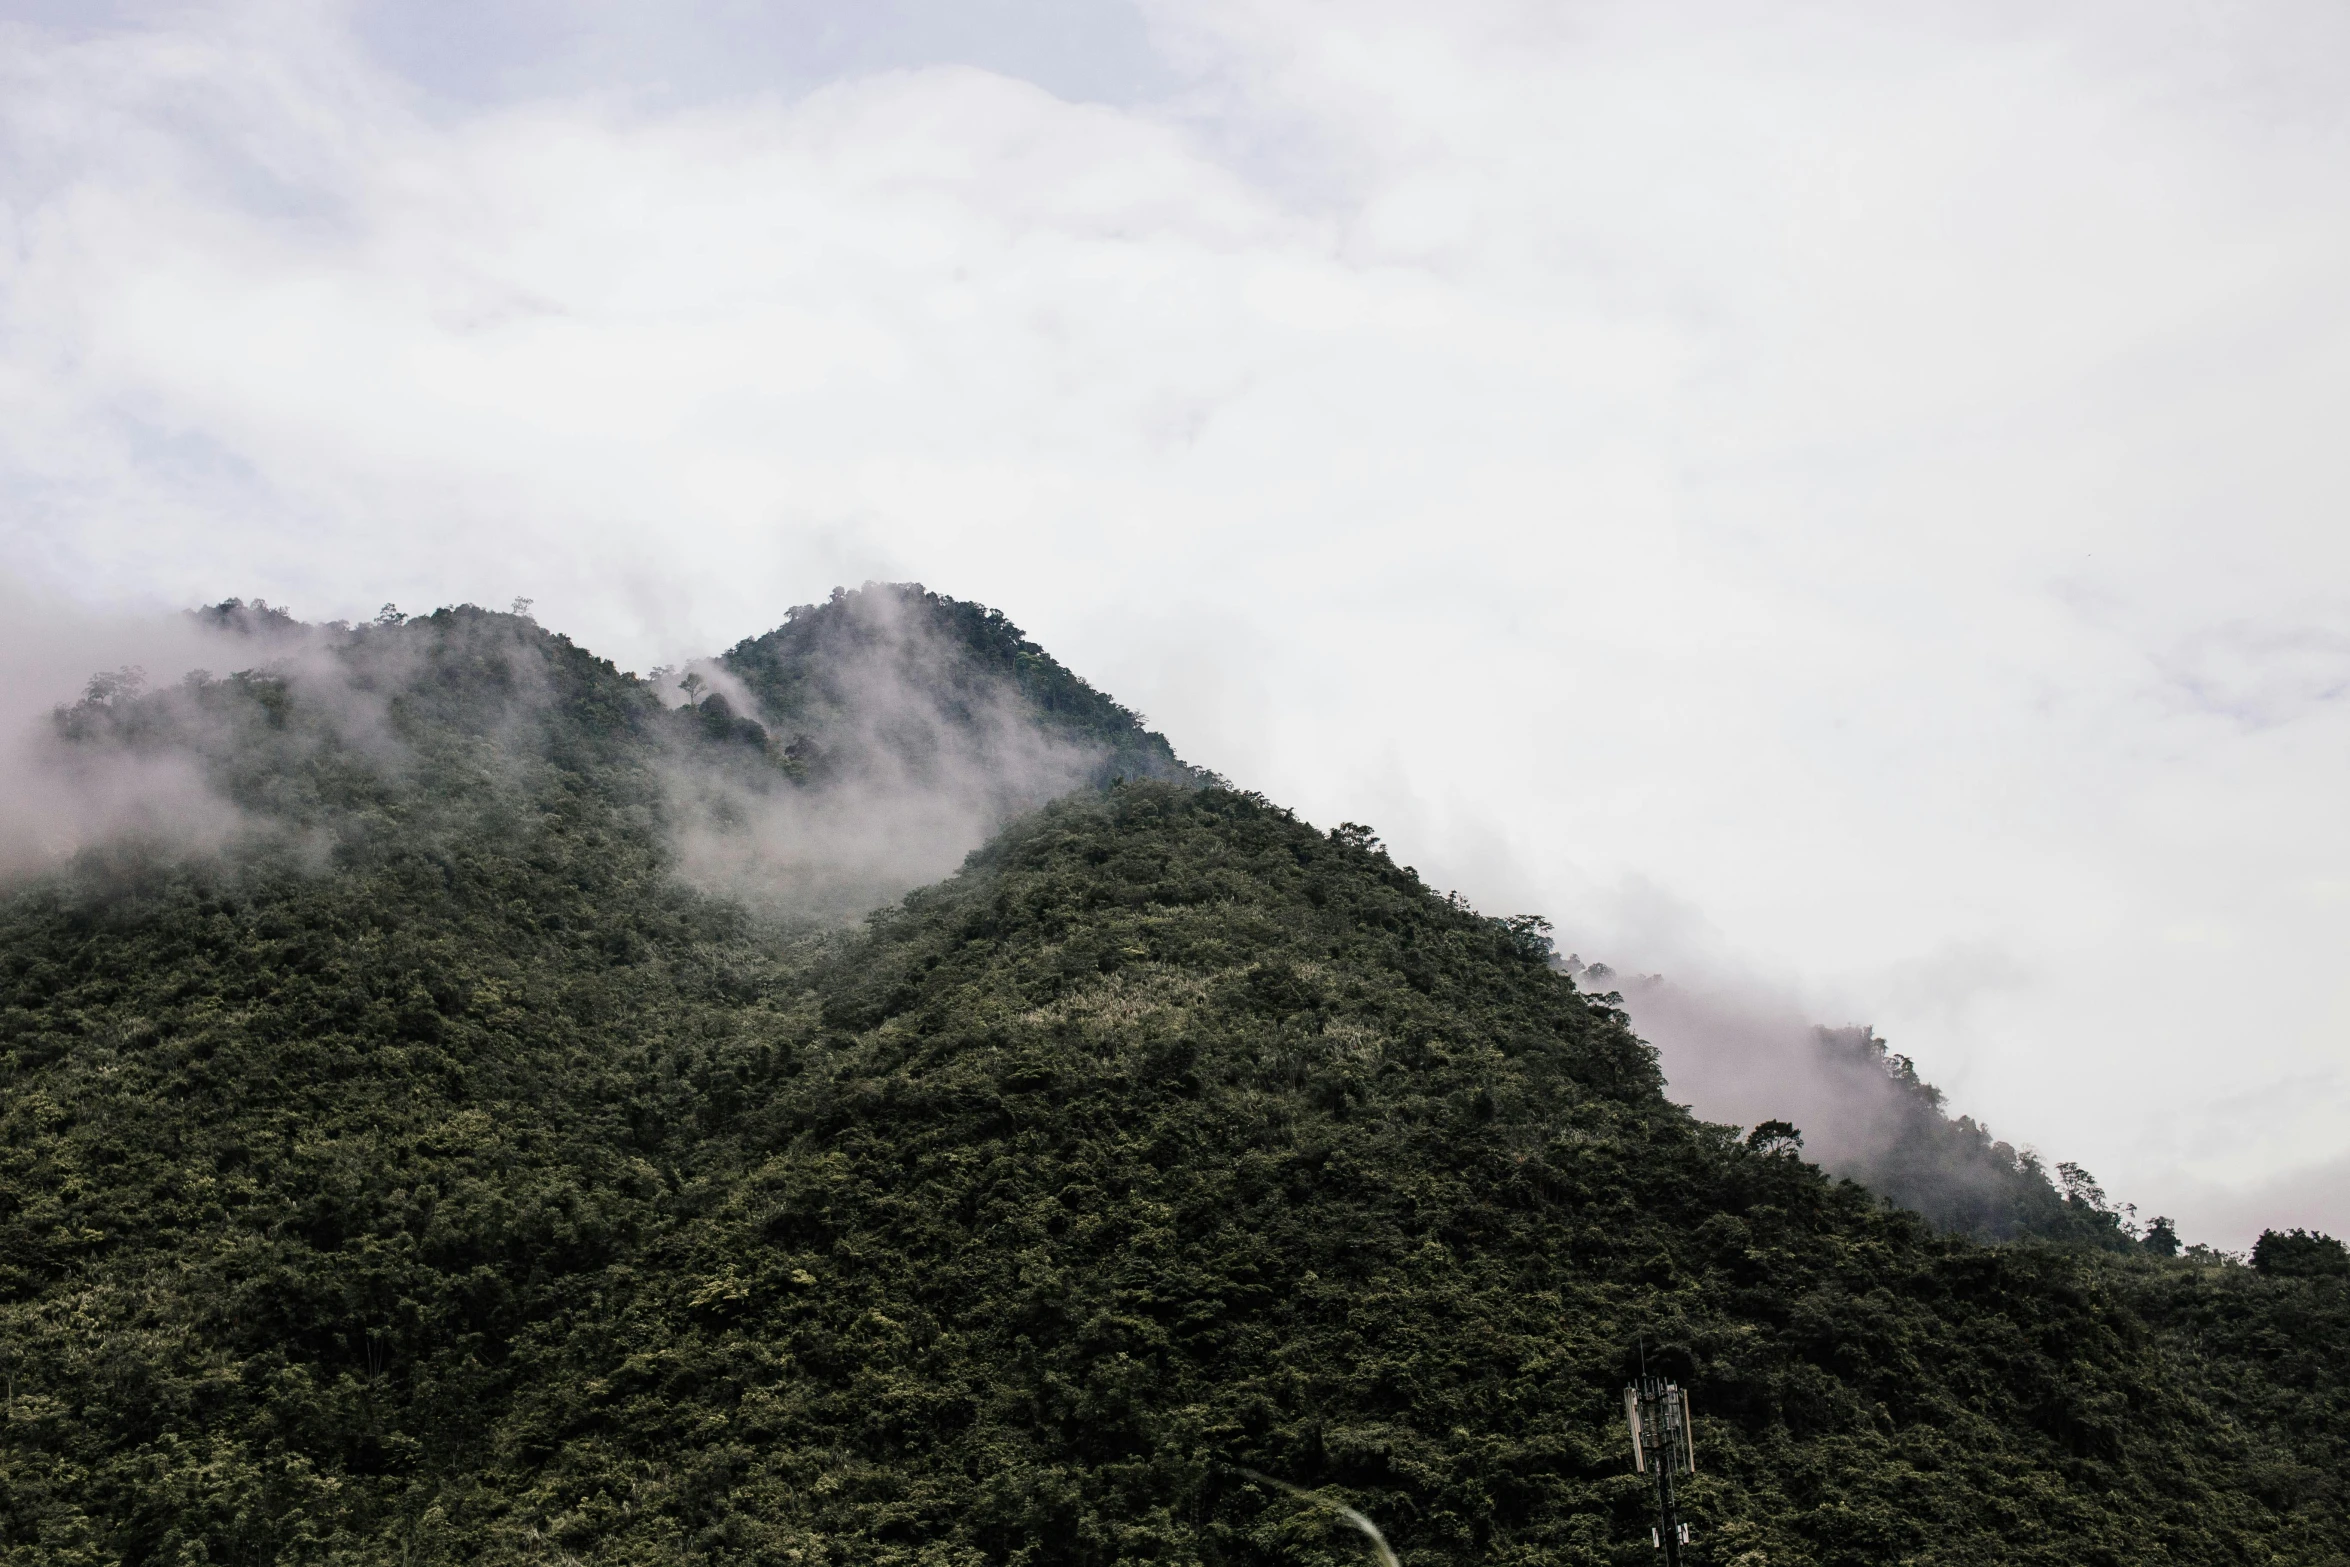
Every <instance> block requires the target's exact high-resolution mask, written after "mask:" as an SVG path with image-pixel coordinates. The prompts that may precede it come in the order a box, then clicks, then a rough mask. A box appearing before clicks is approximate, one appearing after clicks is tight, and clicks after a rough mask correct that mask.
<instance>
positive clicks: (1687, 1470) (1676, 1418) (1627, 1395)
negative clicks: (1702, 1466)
mask: <svg viewBox="0 0 2350 1567" xmlns="http://www.w3.org/2000/svg"><path fill="white" fill-rule="evenodd" d="M1624 1423H1625V1424H1626V1425H1628V1426H1630V1427H1631V1429H1632V1468H1633V1470H1634V1472H1635V1473H1638V1474H1653V1475H1655V1476H1656V1528H1655V1530H1654V1531H1653V1532H1652V1534H1651V1538H1652V1539H1653V1540H1654V1541H1655V1542H1656V1544H1657V1545H1658V1546H1660V1547H1662V1548H1663V1550H1664V1553H1665V1567H1681V1547H1683V1546H1684V1545H1687V1544H1688V1543H1689V1526H1688V1525H1687V1524H1685V1523H1683V1522H1681V1520H1680V1518H1679V1517H1678V1516H1676V1515H1675V1513H1674V1510H1673V1477H1674V1476H1676V1475H1691V1474H1695V1473H1696V1472H1697V1444H1696V1442H1695V1441H1694V1440H1693V1439H1692V1438H1691V1436H1690V1432H1689V1395H1688V1394H1687V1393H1685V1392H1683V1391H1682V1390H1681V1389H1680V1388H1678V1387H1675V1386H1674V1385H1673V1384H1672V1383H1670V1382H1668V1381H1666V1380H1665V1379H1664V1378H1663V1377H1652V1376H1647V1375H1643V1376H1642V1377H1641V1378H1640V1379H1639V1380H1638V1381H1637V1382H1634V1383H1633V1384H1632V1385H1631V1386H1629V1387H1627V1388H1625V1389H1624Z"/></svg>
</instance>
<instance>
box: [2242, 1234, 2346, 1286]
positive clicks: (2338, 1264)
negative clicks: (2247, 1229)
mask: <svg viewBox="0 0 2350 1567" xmlns="http://www.w3.org/2000/svg"><path fill="white" fill-rule="evenodd" d="M2252 1266H2253V1269H2254V1271H2256V1272H2260V1273H2270V1274H2274V1275H2276V1276H2277V1277H2278V1278H2280V1279H2342V1278H2350V1246H2345V1245H2343V1244H2342V1243H2341V1242H2340V1241H2338V1240H2335V1239H2334V1238H2333V1237H2332V1236H2331V1235H2320V1234H2319V1233H2318V1232H2317V1231H2315V1230H2262V1231H2261V1232H2260V1239H2259V1240H2257V1241H2255V1242H2253V1244H2252Z"/></svg>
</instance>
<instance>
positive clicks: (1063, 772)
mask: <svg viewBox="0 0 2350 1567" xmlns="http://www.w3.org/2000/svg"><path fill="white" fill-rule="evenodd" d="M920 603H921V601H920V599H918V598H914V597H909V596H908V595H905V594H902V593H900V592H898V591H895V590H892V589H887V588H883V589H878V590H877V589H875V588H874V587H873V586H872V585H868V587H867V589H866V590H865V591H863V592H861V593H858V594H855V595H847V596H843V597H842V598H840V599H839V600H838V606H839V607H838V611H837V613H838V615H839V618H840V619H841V620H842V621H843V622H845V625H844V626H843V627H842V628H841V629H842V631H843V633H844V634H841V635H836V636H834V637H832V638H831V639H830V647H829V648H828V651H827V656H826V657H825V659H824V661H823V663H822V665H821V668H820V669H819V670H818V671H817V678H816V679H815V680H814V681H812V682H811V684H812V685H813V686H814V687H815V689H812V690H810V691H808V692H807V693H806V694H805V695H804V696H803V697H802V699H801V700H800V701H798V702H796V703H795V704H794V711H792V712H791V713H789V714H783V715H779V714H776V713H774V712H772V711H768V710H766V709H765V708H764V707H763V705H762V703H761V701H760V698H759V697H758V695H757V694H756V693H755V692H754V691H753V690H752V689H751V687H750V686H748V685H747V684H746V683H745V682H744V681H743V680H742V679H741V678H740V676H739V675H738V674H737V673H736V672H735V671H734V670H732V669H730V668H729V667H728V666H727V664H726V663H725V662H724V661H723V660H718V659H701V660H696V661H694V662H692V663H690V664H688V665H686V666H685V667H684V668H683V669H682V670H679V671H674V672H671V671H664V672H663V673H662V676H661V679H662V683H663V684H664V685H665V686H667V687H668V688H669V690H670V692H673V693H674V692H678V691H679V690H680V689H681V688H682V687H684V686H686V685H687V684H688V683H689V682H692V683H694V684H693V686H692V689H691V691H690V693H688V694H689V695H690V696H691V697H692V698H693V699H694V700H695V701H697V703H699V704H700V707H699V709H698V712H699V714H700V716H701V717H702V718H704V719H706V720H707V721H708V724H709V728H710V729H711V730H712V731H714V737H715V739H716V741H717V743H715V744H709V743H700V744H696V743H681V744H680V745H678V746H677V747H676V749H675V750H674V751H673V752H672V754H671V755H670V757H669V758H668V759H667V761H666V762H665V764H664V769H663V771H664V777H665V780H666V783H667V790H668V796H669V800H670V803H671V820H672V831H673V835H674V845H675V853H676V865H677V870H678V873H679V874H680V875H681V876H682V877H684V878H685V880H687V881H688V882H689V883H691V884H693V885H694V886H697V887H699V888H702V889H703V890H705V891H709V892H713V893H718V894H722V895H725V896H730V897H735V898H739V899H742V900H744V901H745V902H748V903H751V904H753V905H756V906H758V907H760V908H762V909H765V910H768V911H771V912H776V913H782V914H788V915H798V916H803V917H812V918H817V919H828V920H837V919H841V918H846V917H851V916H854V915H858V914H862V913H864V912H866V911H867V910H870V909H872V908H874V907H876V906H878V905H880V904H882V903H884V902H887V901H888V900H890V899H892V898H895V897H898V896H900V895H902V894H904V893H906V892H908V891H910V890H912V889H913V888H915V887H918V886H922V885H924V884H925V883H928V882H932V881H935V880H937V879H938V878H940V877H942V876H944V875H946V874H947V873H948V872H950V871H952V870H953V869H954V868H955V866H956V865H958V864H959V863H961V861H962V860H963V858H964V856H966V855H967V854H969V853H970V852H971V851H972V850H973V849H976V848H977V847H979V846H980V844H981V843H983V842H985V841H986V839H987V838H988V837H989V835H991V834H992V833H993V832H994V831H995V830H996V829H997V828H998V827H1000V826H1002V825H1003V824H1004V823H1005V822H1006V821H1007V820H1009V819H1010V818H1011V817H1012V816H1014V815H1016V814H1018V813H1019V812H1021V811H1024V810H1028V809H1031V808H1033V807H1035V806H1038V805H1041V804H1043V803H1044V802H1046V801H1048V800H1051V799H1053V798H1055V797H1057V796H1059V795H1062V794H1066V793H1068V792H1069V791H1070V790H1072V789H1075V788H1077V787H1079V786H1080V785H1081V784H1083V783H1085V782H1086V781H1087V780H1088V779H1089V778H1091V777H1093V776H1094V775H1095V774H1096V773H1097V772H1098V770H1099V768H1100V766H1101V763H1102V759H1103V752H1102V749H1101V748H1100V747H1099V746H1096V745H1092V744H1088V743H1085V742H1082V741H1078V740H1073V739H1071V738H1069V737H1067V736H1063V735H1057V734H1054V733H1052V732H1051V731H1049V730H1048V729H1047V728H1046V727H1045V726H1044V725H1043V724H1041V723H1040V722H1039V721H1038V719H1037V716H1036V714H1035V713H1034V711H1033V710H1032V709H1031V708H1030V707H1029V706H1028V705H1027V704H1026V703H1024V702H1023V701H1022V700H1021V697H1020V694H1019V692H1018V691H1017V690H1016V689H1015V688H1014V687H1013V686H1012V685H1011V684H1010V682H1009V681H1007V680H1004V679H1002V678H999V677H995V676H992V675H991V674H989V673H987V672H984V671H975V670H974V669H972V668H971V666H970V662H969V656H968V653H967V650H966V649H964V648H963V647H962V646H961V645H960V644H958V643H956V642H955V641H953V640H952V639H951V638H949V637H948V636H946V635H945V634H943V633H942V631H941V630H940V628H939V627H938V626H937V625H936V624H935V623H934V622H933V621H932V620H931V619H930V618H929V617H928V616H926V615H924V614H923V613H921V612H920V607H919V606H920ZM672 674H674V675H675V676H676V678H675V679H671V678H670V677H671V675H672ZM705 690H707V692H708V694H707V695H704V694H703V692H704V691H705ZM737 714H740V715H744V716H749V717H753V718H754V719H763V720H765V722H766V723H767V724H768V725H772V726H773V727H772V729H771V731H770V732H769V734H768V736H767V739H766V741H765V743H764V745H735V746H730V745H728V744H727V743H726V729H725V727H724V725H725V723H726V722H727V720H729V719H730V718H732V717H734V715H737ZM682 732H683V733H684V734H686V735H687V736H688V737H689V741H690V740H691V739H692V738H693V737H695V735H696V732H697V731H696V728H695V726H694V725H693V724H692V723H689V724H687V725H686V726H685V727H684V729H683V731H682Z"/></svg>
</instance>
